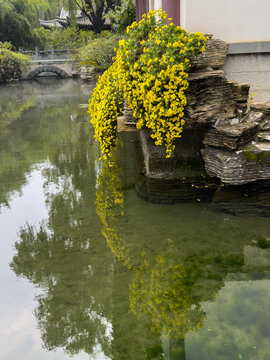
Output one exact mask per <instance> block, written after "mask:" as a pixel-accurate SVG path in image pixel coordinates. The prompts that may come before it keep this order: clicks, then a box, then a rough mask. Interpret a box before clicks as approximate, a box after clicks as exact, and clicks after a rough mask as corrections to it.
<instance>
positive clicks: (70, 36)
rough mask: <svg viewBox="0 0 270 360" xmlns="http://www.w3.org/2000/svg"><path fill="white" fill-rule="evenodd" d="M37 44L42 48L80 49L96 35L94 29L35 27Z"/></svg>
mask: <svg viewBox="0 0 270 360" xmlns="http://www.w3.org/2000/svg"><path fill="white" fill-rule="evenodd" d="M34 35H35V42H36V46H38V47H39V48H41V49H50V48H51V47H54V48H55V49H65V48H66V47H69V48H70V49H78V48H79V47H81V46H85V45H87V44H88V43H89V42H90V41H91V40H92V39H94V37H95V35H94V33H93V32H92V31H83V30H77V29H76V28H74V27H68V28H66V29H59V28H56V29H54V30H46V29H44V28H38V29H34Z"/></svg>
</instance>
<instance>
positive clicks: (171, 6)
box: [162, 0, 180, 25]
mask: <svg viewBox="0 0 270 360" xmlns="http://www.w3.org/2000/svg"><path fill="white" fill-rule="evenodd" d="M162 10H164V11H166V13H167V14H168V17H169V18H172V21H173V23H174V24H175V25H180V0H162Z"/></svg>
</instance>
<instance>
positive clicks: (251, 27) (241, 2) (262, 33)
mask: <svg viewBox="0 0 270 360" xmlns="http://www.w3.org/2000/svg"><path fill="white" fill-rule="evenodd" d="M181 26H182V27H184V28H185V29H186V30H188V31H189V32H195V31H200V32H203V33H208V34H213V35H214V37H215V38H220V39H222V40H225V41H228V42H242V41H243V42H246V41H270V0H181Z"/></svg>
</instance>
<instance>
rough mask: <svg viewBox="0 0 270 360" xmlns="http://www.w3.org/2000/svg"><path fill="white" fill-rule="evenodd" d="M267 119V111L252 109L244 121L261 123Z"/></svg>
mask: <svg viewBox="0 0 270 360" xmlns="http://www.w3.org/2000/svg"><path fill="white" fill-rule="evenodd" d="M264 119H265V113H263V112H256V111H255V112H254V111H250V112H249V113H248V114H247V116H246V117H245V118H244V119H243V121H245V122H248V123H257V124H260V123H261V122H262V121H263V120H264Z"/></svg>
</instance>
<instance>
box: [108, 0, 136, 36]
mask: <svg viewBox="0 0 270 360" xmlns="http://www.w3.org/2000/svg"><path fill="white" fill-rule="evenodd" d="M107 17H108V18H109V20H110V21H111V24H112V30H113V31H114V32H118V33H119V32H120V33H121V32H124V31H125V30H126V28H127V27H128V26H129V25H131V24H132V23H133V21H136V7H135V2H134V0H126V1H124V2H123V3H122V5H121V6H116V8H115V9H114V10H110V11H109V13H108V15H107Z"/></svg>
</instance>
